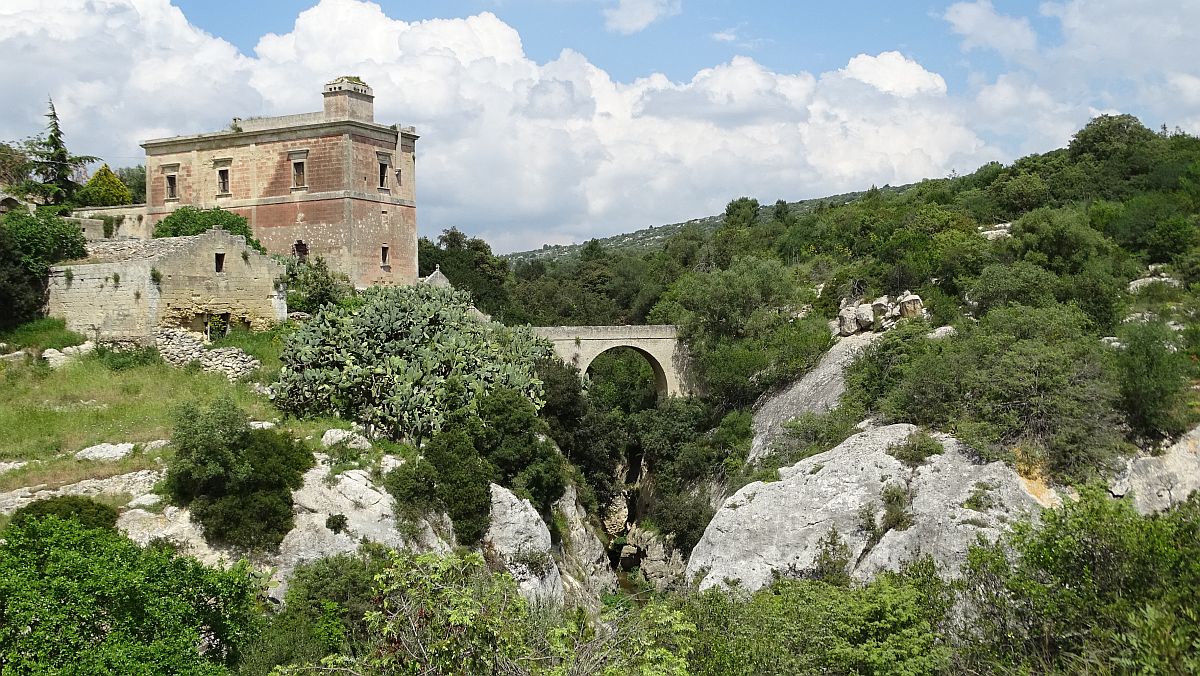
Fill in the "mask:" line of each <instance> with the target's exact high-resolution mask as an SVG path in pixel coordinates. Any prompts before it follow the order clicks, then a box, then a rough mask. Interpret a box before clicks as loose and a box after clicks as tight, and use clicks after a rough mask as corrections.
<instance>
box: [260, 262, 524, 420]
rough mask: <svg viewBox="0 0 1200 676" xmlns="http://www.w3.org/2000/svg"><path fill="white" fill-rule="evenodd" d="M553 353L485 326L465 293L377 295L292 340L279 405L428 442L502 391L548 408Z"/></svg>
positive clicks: (338, 310)
mask: <svg viewBox="0 0 1200 676" xmlns="http://www.w3.org/2000/svg"><path fill="white" fill-rule="evenodd" d="M547 349H548V348H546V347H544V346H543V345H542V344H541V343H539V342H538V341H536V340H535V339H534V338H533V337H532V335H531V334H530V333H529V332H528V331H526V330H522V329H508V328H506V327H504V326H502V325H499V324H496V323H493V322H488V321H484V320H482V319H480V318H478V317H476V316H475V315H474V314H473V312H472V309H471V305H470V299H469V297H468V296H467V295H466V294H465V293H463V292H461V291H454V290H452V289H446V288H438V287H432V286H426V285H416V286H406V287H383V288H373V289H370V290H368V291H366V292H365V293H363V294H362V295H361V296H359V297H358V298H357V299H356V300H355V302H352V303H346V304H343V305H340V306H329V307H327V308H326V309H325V311H324V312H322V313H321V314H320V315H318V316H317V317H315V318H314V319H312V320H311V321H309V322H306V323H305V324H304V325H303V326H301V327H300V328H299V329H298V330H297V331H296V332H295V333H293V334H291V335H289V336H288V338H287V339H286V343H285V347H284V352H283V355H282V357H281V359H282V361H283V368H282V369H281V371H280V376H279V383H278V385H277V386H276V391H277V395H276V403H277V404H278V405H279V407H280V408H282V409H283V410H285V411H290V412H294V413H299V414H305V413H312V414H330V413H335V414H337V415H340V416H342V417H343V418H347V419H350V420H357V421H359V422H362V423H364V424H366V425H369V426H371V427H372V428H374V429H375V430H376V431H378V432H380V433H382V434H384V435H386V436H389V437H391V438H393V439H409V440H413V441H419V440H423V439H428V438H430V437H431V436H432V435H433V434H434V433H436V432H437V431H438V430H440V429H441V427H442V425H443V423H444V422H445V420H446V418H447V416H448V415H450V414H451V413H452V412H454V411H457V410H459V409H463V408H466V409H468V410H470V409H474V408H475V406H476V405H477V402H478V400H479V398H480V397H481V396H483V395H485V394H487V393H489V392H492V391H495V390H498V389H506V388H511V389H516V390H519V391H520V392H521V393H522V394H523V395H524V396H525V397H526V398H528V399H529V400H531V401H533V402H535V405H540V404H541V383H540V382H539V381H538V380H537V378H536V377H534V373H533V364H534V361H535V360H536V359H538V358H539V357H540V356H542V355H543V354H545V352H546V350H547ZM451 381H454V382H456V383H457V386H451V385H450V383H451Z"/></svg>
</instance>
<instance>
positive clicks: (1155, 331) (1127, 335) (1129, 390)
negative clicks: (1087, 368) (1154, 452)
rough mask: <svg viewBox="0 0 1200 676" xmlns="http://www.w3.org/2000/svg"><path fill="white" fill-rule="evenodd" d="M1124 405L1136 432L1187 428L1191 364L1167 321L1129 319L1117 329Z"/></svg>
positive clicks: (1159, 434)
mask: <svg viewBox="0 0 1200 676" xmlns="http://www.w3.org/2000/svg"><path fill="white" fill-rule="evenodd" d="M1118 337H1119V338H1120V340H1121V344H1122V345H1123V346H1124V347H1123V349H1121V350H1118V351H1117V369H1118V371H1119V372H1120V374H1121V378H1120V381H1119V382H1120V387H1121V408H1122V409H1123V410H1124V411H1125V414H1126V415H1127V416H1128V419H1129V424H1130V425H1131V426H1132V427H1133V429H1134V431H1135V432H1137V433H1138V434H1141V435H1143V436H1145V437H1148V438H1152V439H1157V438H1163V437H1171V436H1174V435H1176V434H1179V433H1181V432H1183V431H1184V430H1186V429H1187V426H1188V424H1190V422H1191V419H1192V416H1191V415H1190V414H1189V411H1188V409H1187V402H1186V395H1187V392H1188V389H1189V387H1190V385H1191V380H1190V378H1189V371H1190V364H1189V363H1188V358H1187V356H1186V355H1185V354H1184V353H1183V352H1182V351H1180V350H1178V347H1177V343H1178V340H1179V338H1178V336H1177V335H1176V334H1175V332H1174V331H1172V330H1171V329H1170V327H1168V326H1167V325H1166V324H1164V323H1162V322H1136V321H1135V322H1128V323H1126V324H1124V325H1123V326H1122V327H1121V331H1120V333H1119V334H1118Z"/></svg>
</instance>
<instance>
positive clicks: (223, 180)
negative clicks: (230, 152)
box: [217, 169, 229, 195]
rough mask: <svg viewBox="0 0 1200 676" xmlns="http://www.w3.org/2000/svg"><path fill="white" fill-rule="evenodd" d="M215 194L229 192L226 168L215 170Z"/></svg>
mask: <svg viewBox="0 0 1200 676" xmlns="http://www.w3.org/2000/svg"><path fill="white" fill-rule="evenodd" d="M217 194H219V195H228V194H229V170H228V169H218V170H217Z"/></svg>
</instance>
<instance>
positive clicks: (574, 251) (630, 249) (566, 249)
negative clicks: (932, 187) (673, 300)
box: [501, 185, 910, 263]
mask: <svg viewBox="0 0 1200 676" xmlns="http://www.w3.org/2000/svg"><path fill="white" fill-rule="evenodd" d="M909 187H910V185H902V186H896V187H892V186H884V187H883V188H880V189H881V190H886V191H888V192H903V191H904V190H907V189H908V188H909ZM865 192H866V191H862V190H860V191H858V192H847V193H842V194H840V195H830V196H828V197H817V198H814V199H809V200H800V201H799V202H788V207H789V208H790V209H791V210H792V212H793V213H796V214H806V213H808V212H810V211H812V210H814V209H816V208H817V206H819V205H820V204H821V203H822V202H824V203H826V204H828V205H829V206H837V205H841V204H846V203H847V202H853V201H854V200H856V199H858V198H859V197H862V196H863V195H864V194H865ZM774 207H775V205H774V204H763V205H761V206H760V207H759V212H758V213H759V216H760V217H761V216H766V215H768V214H769V213H770V211H771V209H773V208H774ZM724 219H725V215H724V214H717V215H715V216H705V217H703V218H693V219H692V220H690V221H684V222H683V223H671V224H669V225H658V226H654V225H652V226H650V227H648V228H642V229H641V230H636V231H634V232H630V233H626V234H623V235H613V236H612V237H600V238H598V240H599V241H600V244H602V245H604V248H606V249H609V250H614V251H622V252H626V253H636V252H643V251H652V250H654V249H657V248H659V247H661V246H662V245H663V244H664V243H666V241H667V240H668V239H670V238H671V237H672V236H674V235H675V234H677V233H678V232H679V231H680V230H682V229H683V228H684V227H685V226H688V225H693V224H694V225H698V226H700V227H701V228H703V229H704V231H705V232H712V231H713V230H716V229H717V227H718V226H720V225H721V222H722V221H723V220H724ZM582 248H583V244H546V245H543V246H542V248H540V249H534V250H532V251H517V252H514V253H510V254H504V255H502V256H501V258H505V259H507V260H508V261H509V262H510V263H522V262H525V263H527V262H531V261H534V260H542V261H547V262H552V261H557V260H563V259H567V258H573V257H575V256H578V255H579V251H580V250H581V249H582Z"/></svg>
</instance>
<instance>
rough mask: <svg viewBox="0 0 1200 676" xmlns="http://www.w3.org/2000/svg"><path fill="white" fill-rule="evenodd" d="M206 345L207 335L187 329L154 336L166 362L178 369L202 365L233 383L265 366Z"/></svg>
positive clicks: (233, 349) (236, 351)
mask: <svg viewBox="0 0 1200 676" xmlns="http://www.w3.org/2000/svg"><path fill="white" fill-rule="evenodd" d="M204 342H205V339H204V336H203V335H201V334H199V333H193V332H191V331H186V330H184V329H159V330H158V331H157V332H156V333H155V334H154V344H155V345H156V346H157V347H158V353H159V354H160V355H162V358H163V360H164V361H166V362H167V363H168V364H170V365H172V366H175V367H178V368H184V367H186V366H187V365H188V364H190V363H192V362H199V364H200V368H201V369H202V370H204V371H210V372H213V373H221V374H224V375H225V377H226V378H228V379H229V381H230V382H233V381H236V380H237V379H238V378H241V377H243V376H245V375H247V374H249V373H251V372H253V371H254V370H255V369H257V368H258V367H259V366H261V365H262V364H261V363H260V362H259V361H258V360H257V359H255V358H254V357H251V356H250V355H248V354H246V353H245V352H243V351H242V350H240V349H238V348H236V347H218V348H213V349H205V346H204Z"/></svg>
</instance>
